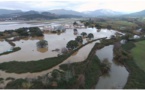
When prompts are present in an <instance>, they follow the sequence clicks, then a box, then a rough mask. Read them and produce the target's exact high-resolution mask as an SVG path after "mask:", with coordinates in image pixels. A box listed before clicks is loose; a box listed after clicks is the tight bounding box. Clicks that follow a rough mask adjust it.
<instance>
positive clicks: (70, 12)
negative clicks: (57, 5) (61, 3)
mask: <svg viewBox="0 0 145 90" xmlns="http://www.w3.org/2000/svg"><path fill="white" fill-rule="evenodd" d="M48 12H50V13H55V14H58V15H76V16H83V15H84V14H83V13H81V12H77V11H73V10H65V9H54V10H49V11H48Z"/></svg>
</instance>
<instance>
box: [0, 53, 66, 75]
mask: <svg viewBox="0 0 145 90" xmlns="http://www.w3.org/2000/svg"><path fill="white" fill-rule="evenodd" d="M66 58H67V55H66V56H64V55H63V56H59V57H54V58H46V59H43V60H39V61H29V62H18V61H11V62H4V63H1V64H0V69H1V70H4V71H6V72H10V73H12V72H14V73H27V72H31V73H32V72H40V71H43V70H47V69H49V68H52V67H53V66H55V65H57V64H59V63H61V62H62V61H63V60H65V59H66Z"/></svg>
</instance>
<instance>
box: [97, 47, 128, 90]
mask: <svg viewBox="0 0 145 90" xmlns="http://www.w3.org/2000/svg"><path fill="white" fill-rule="evenodd" d="M96 55H97V56H98V57H99V59H100V60H101V61H103V60H104V59H105V58H107V59H108V61H109V62H110V63H111V70H110V72H109V74H108V75H105V76H101V77H100V78H99V81H98V84H97V85H96V89H113V88H114V89H122V88H123V87H124V86H125V84H126V82H127V79H128V75H129V73H128V71H127V70H126V68H125V67H124V66H120V65H117V64H115V62H113V45H110V46H106V47H104V48H102V49H100V50H97V51H96Z"/></svg>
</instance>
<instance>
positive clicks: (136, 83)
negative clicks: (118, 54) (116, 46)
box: [122, 41, 145, 89]
mask: <svg viewBox="0 0 145 90" xmlns="http://www.w3.org/2000/svg"><path fill="white" fill-rule="evenodd" d="M141 42H144V43H145V41H139V42H137V43H136V45H134V43H135V42H128V43H126V44H125V45H123V46H122V48H123V49H124V50H126V51H128V52H130V51H132V52H133V50H134V49H135V51H134V52H138V49H137V50H136V48H141V47H140V46H138V43H141ZM129 46H131V47H130V48H129ZM135 46H136V47H135ZM138 53H139V55H143V53H141V52H138ZM129 54H130V53H129ZM131 54H132V53H131ZM132 56H133V58H132V59H131V58H130V59H128V60H125V66H126V68H127V70H128V71H129V77H128V81H127V83H126V85H125V87H124V88H125V89H143V88H145V85H144V84H145V72H144V71H143V70H142V69H141V68H140V65H137V63H138V62H139V61H136V60H135V57H138V55H137V54H135V55H132ZM140 63H142V61H141V62H140Z"/></svg>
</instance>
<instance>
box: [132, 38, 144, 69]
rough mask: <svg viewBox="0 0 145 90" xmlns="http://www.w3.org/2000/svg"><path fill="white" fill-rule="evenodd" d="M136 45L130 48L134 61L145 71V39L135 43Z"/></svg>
mask: <svg viewBox="0 0 145 90" xmlns="http://www.w3.org/2000/svg"><path fill="white" fill-rule="evenodd" d="M135 45H136V47H135V48H133V49H132V50H131V54H132V56H133V58H134V60H135V63H136V64H137V65H138V66H139V67H140V69H142V70H144V71H145V47H144V46H145V41H140V42H137V43H135Z"/></svg>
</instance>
